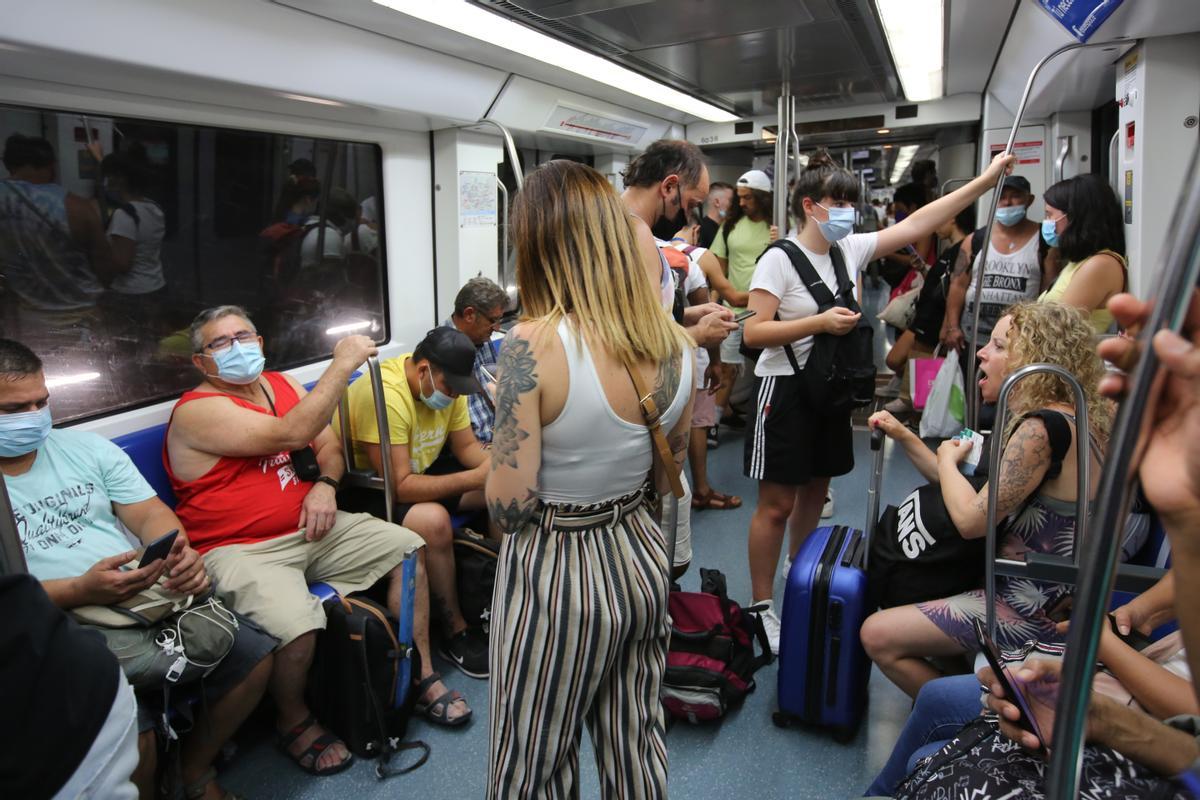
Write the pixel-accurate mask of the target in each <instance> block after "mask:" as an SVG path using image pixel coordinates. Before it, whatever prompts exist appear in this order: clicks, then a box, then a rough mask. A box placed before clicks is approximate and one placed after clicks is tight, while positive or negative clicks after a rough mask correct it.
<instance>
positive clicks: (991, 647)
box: [973, 620, 1046, 750]
mask: <svg viewBox="0 0 1200 800" xmlns="http://www.w3.org/2000/svg"><path fill="white" fill-rule="evenodd" d="M973 622H974V623H975V638H976V639H978V640H979V649H981V650H982V651H983V657H984V658H986V659H987V662H988V666H989V667H991V668H992V673H993V674H995V676H996V680H997V681H998V682H999V684H1000V686H1001V687H1002V688H1003V689H1004V696H1005V697H1007V698H1008V699H1009V700H1011V701H1012V702H1013V703H1014V704H1015V705H1016V707H1017V710H1018V711H1019V712H1020V713H1021V719H1020V720H1019V722H1018V724H1019V725H1020V726H1021V727H1022V728H1024V729H1025V730H1027V731H1029V732H1030V733H1032V734H1033V735H1034V736H1036V737H1037V740H1038V745H1039V747H1040V749H1042V750H1045V749H1046V737H1044V736H1043V735H1042V730H1041V728H1039V727H1038V724H1037V719H1036V718H1035V717H1034V716H1033V712H1032V711H1031V710H1030V708H1029V701H1027V700H1026V699H1025V695H1024V694H1023V693H1022V692H1021V691H1020V690H1018V689H1017V687H1016V680H1015V679H1014V678H1013V676H1012V673H1011V672H1009V671H1008V669H1007V668H1006V667H1002V666H1000V651H999V649H998V648H997V647H996V643H995V642H993V641H992V637H990V636H988V633H987V631H986V630H984V627H983V623H982V622H980V621H979V620H973Z"/></svg>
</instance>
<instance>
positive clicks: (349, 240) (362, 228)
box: [313, 224, 379, 255]
mask: <svg viewBox="0 0 1200 800" xmlns="http://www.w3.org/2000/svg"><path fill="white" fill-rule="evenodd" d="M326 235H327V236H328V233H327V234H326ZM342 246H343V247H344V248H345V249H346V252H347V253H355V252H357V253H366V254H367V255H375V253H377V252H378V251H379V233H378V231H375V230H374V229H372V228H371V226H370V225H366V224H360V225H359V226H358V249H357V250H356V249H355V247H354V232H353V231H351V232H350V233H347V234H346V235H345V236H344V237H342ZM316 247H317V246H316V244H313V249H314V250H316ZM325 249H326V250H328V249H329V248H328V246H327V247H326V248H325Z"/></svg>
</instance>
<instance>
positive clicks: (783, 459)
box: [745, 151, 1012, 652]
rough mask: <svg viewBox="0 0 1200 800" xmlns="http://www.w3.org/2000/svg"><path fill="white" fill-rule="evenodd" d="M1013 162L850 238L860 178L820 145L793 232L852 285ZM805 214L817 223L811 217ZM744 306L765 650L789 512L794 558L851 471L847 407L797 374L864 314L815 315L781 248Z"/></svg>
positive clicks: (773, 628) (775, 626)
mask: <svg viewBox="0 0 1200 800" xmlns="http://www.w3.org/2000/svg"><path fill="white" fill-rule="evenodd" d="M1011 161H1012V159H1011V157H1003V158H1001V157H997V158H996V159H995V160H994V161H993V162H992V165H991V166H990V167H989V168H988V170H987V171H986V172H985V173H984V174H983V175H981V176H980V177H978V178H976V179H975V180H973V181H971V182H970V183H969V184H967V185H966V186H964V187H962V188H961V189H959V190H958V191H956V192H954V193H952V194H949V195H946V196H945V197H943V198H940V199H938V200H935V201H934V202H932V203H930V204H929V205H927V206H924V207H923V208H921V209H918V210H917V211H915V212H914V213H912V214H911V215H909V216H907V217H906V218H905V219H904V220H903V221H902V222H897V223H896V224H895V225H893V226H892V227H890V228H885V229H884V230H882V231H878V232H873V233H859V234H853V235H851V233H850V232H851V230H852V229H853V226H854V217H855V210H854V203H855V202H856V201H857V200H858V179H857V178H855V177H854V175H852V174H851V173H850V172H848V171H847V170H844V169H842V168H840V167H838V166H836V165H835V164H834V163H833V159H832V158H830V156H829V154H828V153H827V152H824V151H820V152H818V153H817V154H815V155H814V156H813V157H812V159H811V160H810V161H809V163H808V167H807V168H806V169H805V170H804V172H803V173H801V175H800V180H799V182H798V183H797V185H796V191H795V193H794V194H793V195H792V211H793V213H794V214H795V215H796V218H797V219H798V220H800V233H799V235H798V236H795V237H789V238H790V239H791V241H792V242H793V243H794V244H796V245H798V246H799V247H800V250H801V251H802V252H803V253H804V255H805V256H806V257H807V258H808V260H809V261H810V262H811V263H812V265H813V267H814V268H815V270H816V272H817V274H818V275H819V276H820V277H821V279H822V280H823V281H824V282H825V284H826V285H827V286H828V287H829V289H830V291H831V292H834V293H836V292H837V279H836V277H835V263H837V262H841V264H842V266H843V268H844V269H845V271H846V274H847V276H848V277H849V279H850V280H851V281H852V282H855V283H857V282H858V275H859V273H860V272H861V271H862V270H863V269H864V268H865V267H866V265H867V264H868V263H870V262H871V261H872V260H873V259H876V258H880V257H881V256H883V255H884V254H885V253H892V252H895V251H896V250H898V249H899V248H901V247H903V246H904V245H905V244H909V243H911V242H913V241H917V240H919V239H921V238H922V237H925V236H928V235H929V234H931V233H933V231H934V230H935V229H936V228H937V227H938V226H939V225H941V224H942V223H944V222H946V221H947V220H949V219H951V218H953V217H954V215H955V214H957V213H958V212H959V211H961V210H962V209H964V208H966V207H967V206H968V205H969V204H970V203H972V202H973V201H974V200H975V198H977V197H979V195H981V194H983V193H984V192H985V191H987V189H988V188H989V187H990V186H994V185H995V184H996V178H997V177H998V176H999V174H1000V172H1001V171H1002V170H1005V169H1007V168H1008V165H1009V164H1010V163H1011ZM989 181H990V183H989ZM810 221H812V222H815V223H816V224H815V225H810V224H808V223H809V222H810ZM861 295H862V287H861V286H859V296H860V297H861ZM750 309H751V310H753V311H755V312H757V313H756V315H755V316H753V317H750V319H748V320H747V321H746V331H745V339H746V344H747V345H749V346H750V347H762V348H764V350H763V354H762V356H761V357H760V358H759V359H758V365H757V366H756V367H755V370H754V373H755V376H756V381H755V382H756V384H757V388H756V391H755V396H756V397H757V403H756V405H755V409H756V413H755V418H754V420H753V425H752V427H751V428H750V429H749V433H748V435H747V436H746V458H745V471H746V475H747V476H748V477H750V478H754V479H756V480H758V482H759V484H758V507H757V508H756V509H755V510H754V518H753V519H752V520H751V522H750V582H751V590H752V592H753V600H754V604H755V605H760V604H763V605H766V606H767V610H766V611H765V612H763V623H764V625H765V626H766V629H767V637H768V639H770V642H771V649H772V650H773V651H775V652H778V649H779V619H778V617H777V616H776V615H775V612H774V610H773V608H772V597H773V596H774V586H773V583H774V582H773V577H774V575H775V567H776V565H777V564H778V562H779V548H780V546H781V544H782V543H783V532H784V527H785V525H786V524H787V523H788V521H789V520H788V517H789V516H792V515H793V509H794V510H795V514H794V516H792V519H791V525H790V528H791V531H792V536H791V541H790V542H789V544H788V553H789V555H790V556H792V557H793V558H794V557H795V555H796V551H798V550H799V549H800V545H801V544H802V543H803V541H804V538H805V537H807V535H808V532H809V531H811V530H812V529H813V528H814V527H816V524H817V520H818V518H819V517H820V515H821V507H822V506H823V505H824V504H825V498H826V492H827V490H828V488H829V479H830V478H832V477H835V476H838V475H845V474H846V473H848V472H850V470H851V469H853V468H854V443H853V440H852V438H851V434H850V412H849V411H848V410H846V411H830V410H829V409H824V408H816V407H814V406H813V405H812V404H811V402H810V401H809V399H808V397H807V394H806V392H805V390H804V384H803V382H802V381H801V379H800V372H801V370H803V368H804V366H805V364H806V363H807V361H808V354H809V352H810V351H811V350H812V344H813V337H814V336H816V335H818V334H830V335H833V336H844V335H845V334H847V333H849V332H850V331H851V330H853V328H854V326H855V324H856V323H857V321H858V318H859V316H860V315H859V314H857V313H854V312H851V311H850V310H848V309H846V308H841V307H837V306H835V307H834V308H831V309H829V310H827V311H825V312H823V313H820V314H818V313H817V303H816V301H814V300H813V297H812V295H811V294H810V293H809V291H808V289H807V287H806V286H805V285H804V282H803V281H802V280H801V279H800V275H799V273H798V272H797V271H796V269H795V267H793V266H792V264H791V262H790V261H789V260H788V257H787V255H786V254H785V253H784V252H783V251H782V250H771V251H769V252H768V253H766V254H765V255H764V256H763V257H762V259H760V261H759V263H758V267H757V268H756V269H755V270H754V279H753V281H752V282H751V284H750ZM776 314H778V319H776Z"/></svg>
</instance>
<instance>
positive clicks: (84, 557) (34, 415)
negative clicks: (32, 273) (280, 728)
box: [0, 339, 275, 800]
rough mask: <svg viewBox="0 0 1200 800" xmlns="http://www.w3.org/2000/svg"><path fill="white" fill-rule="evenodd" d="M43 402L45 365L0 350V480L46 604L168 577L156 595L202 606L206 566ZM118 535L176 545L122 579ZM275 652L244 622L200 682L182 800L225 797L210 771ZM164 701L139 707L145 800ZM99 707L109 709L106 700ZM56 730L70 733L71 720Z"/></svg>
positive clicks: (113, 456)
mask: <svg viewBox="0 0 1200 800" xmlns="http://www.w3.org/2000/svg"><path fill="white" fill-rule="evenodd" d="M49 397H50V394H49V392H48V391H47V389H46V378H45V376H44V375H43V373H42V362H41V360H40V359H39V358H38V357H37V356H36V355H34V353H33V352H32V351H31V350H29V348H27V347H25V345H23V344H20V343H18V342H14V341H12V340H9V339H0V472H3V473H4V480H5V483H6V484H7V487H8V494H9V498H10V499H11V501H12V508H13V518H14V521H15V523H16V526H17V530H19V531H20V532H21V544H22V547H23V549H24V551H25V559H26V562H27V564H28V568H29V571H30V572H31V573H32V574H33V576H34V577H36V578H37V579H38V580H39V581H41V583H42V587H43V588H44V589H45V590H46V594H47V595H49V597H50V599H51V600H52V601H53V602H54V604H55V605H57V606H58V607H59V608H62V609H64V610H70V609H74V608H78V607H80V606H88V605H102V606H109V605H113V604H114V603H118V602H120V601H122V600H126V599H128V598H130V597H132V596H133V595H135V594H137V593H138V592H140V591H142V590H143V589H146V588H148V587H150V586H152V585H154V584H155V582H156V581H158V579H159V578H160V577H161V576H163V575H164V574H165V575H166V577H167V579H166V581H165V582H164V583H163V584H162V587H163V588H164V589H167V590H171V591H175V592H179V593H180V594H182V595H192V596H193V597H195V596H200V595H203V594H205V593H206V592H207V590H208V589H209V586H210V584H209V576H208V575H207V574H206V572H205V566H204V562H203V561H202V560H201V558H200V556H199V555H198V554H197V553H196V551H195V550H193V549H192V547H191V545H190V542H189V541H188V531H186V530H185V529H184V527H183V526H182V525H180V522H179V520H178V519H177V518H176V516H175V514H174V513H172V512H171V509H170V508H168V507H167V506H166V504H165V503H163V502H162V500H159V499H158V497H157V496H156V495H155V493H154V490H153V489H152V488H150V484H148V483H146V480H145V478H143V477H142V476H141V474H140V473H139V472H138V471H137V467H135V466H134V465H133V462H132V461H130V460H129V456H127V455H126V454H125V453H124V452H123V451H122V450H121V449H120V448H119V447H117V446H116V445H114V444H113V443H112V442H110V441H108V440H107V439H104V438H103V437H100V436H97V435H96V434H94V433H88V432H86V431H80V430H74V429H66V430H53V429H52V428H51V427H50V408H49V406H48V405H47V401H48V400H49ZM122 526H124V527H125V528H126V529H128V530H129V531H131V532H132V533H133V535H134V536H136V537H137V538H138V539H140V540H141V541H142V542H143V543H146V544H149V543H150V542H152V541H154V540H155V539H157V538H158V537H159V536H161V535H162V534H164V533H167V532H168V531H170V530H172V529H179V536H178V537H177V538H176V539H175V544H174V546H173V547H172V548H171V553H170V555H169V556H168V557H167V558H166V559H159V560H158V561H155V562H154V563H152V564H148V565H146V566H145V567H140V568H138V569H128V570H127V569H124V566H125V565H126V564H127V563H128V562H129V561H130V560H131V559H133V558H134V557H135V556H136V555H137V554H136V552H134V551H133V550H132V548H131V547H130V542H129V539H127V538H126V535H125V533H124V532H123V530H122ZM95 629H96V630H100V631H101V633H104V632H105V630H106V629H101V628H95ZM274 646H275V641H274V640H273V639H271V637H269V636H267V635H266V634H265V633H263V632H262V631H261V630H260V629H259V628H257V627H256V626H254V625H252V624H250V623H248V622H246V621H245V620H243V621H242V624H241V625H240V626H239V627H238V628H237V633H236V638H235V640H234V644H233V649H232V650H230V652H229V653H228V655H226V656H225V658H224V659H223V660H222V661H221V663H220V664H219V665H218V666H217V667H216V668H215V669H214V670H213V671H212V672H211V673H209V674H208V675H207V677H205V679H204V680H203V682H202V684H201V687H202V691H203V694H204V696H205V698H206V700H207V702H206V704H205V708H206V709H207V712H208V713H207V714H206V715H205V716H206V717H207V720H200V721H199V723H198V724H197V725H196V726H195V727H194V728H193V729H192V731H191V732H190V733H189V734H187V735H185V736H184V737H183V749H182V752H181V758H182V762H181V769H182V778H183V782H184V784H185V785H186V786H187V787H188V788H187V796H188V797H189V798H193V797H194V798H219V797H224V796H225V795H224V792H222V791H221V789H220V787H218V786H217V785H216V784H215V783H214V782H213V779H214V777H215V774H216V773H215V772H214V771H213V770H212V761H213V759H214V758H215V757H216V755H217V753H218V752H220V750H221V747H222V745H224V744H225V741H226V740H227V739H228V738H229V737H230V736H232V735H233V732H234V731H236V730H237V728H238V726H239V725H241V724H242V720H244V719H245V718H246V716H247V715H248V714H249V713H250V711H251V710H253V708H254V706H255V705H257V704H258V701H259V698H260V697H262V693H263V690H264V689H265V688H266V685H267V679H268V677H269V676H270V671H271V650H272V649H273V648H274ZM93 666H96V667H97V668H98V667H99V665H96V664H95V663H94V661H92V660H90V659H89V658H88V657H87V653H86V652H81V653H80V661H79V663H78V664H76V665H75V668H76V669H83V670H84V671H86V670H87V668H90V667H93ZM165 685H166V684H165V683H164V684H163V686H165ZM162 697H163V691H162V687H157V688H149V689H147V690H146V692H145V696H142V697H139V698H138V709H137V730H138V734H139V736H138V745H137V746H138V751H139V753H140V763H139V764H138V768H137V769H136V770H135V771H134V774H133V781H134V782H135V783H136V784H137V786H138V789H139V792H140V794H141V796H142V798H144V799H145V800H149V798H153V797H155V796H156V793H155V791H154V776H155V761H156V754H157V749H158V748H157V746H156V744H155V738H154V733H155V722H156V720H157V719H159V718H161V716H162V709H161V708H156V705H157V704H158V703H161V701H162ZM96 700H97V702H103V703H107V704H111V703H112V702H113V700H112V695H111V694H109V695H107V696H105V697H102V698H101V697H98V698H96ZM76 713H78V714H79V715H80V717H81V719H82V718H84V717H88V716H90V714H91V712H89V711H87V710H85V709H79V710H78V711H77V712H76ZM81 724H82V723H81ZM63 725H65V726H66V727H67V728H70V727H72V726H71V724H70V720H64V721H63Z"/></svg>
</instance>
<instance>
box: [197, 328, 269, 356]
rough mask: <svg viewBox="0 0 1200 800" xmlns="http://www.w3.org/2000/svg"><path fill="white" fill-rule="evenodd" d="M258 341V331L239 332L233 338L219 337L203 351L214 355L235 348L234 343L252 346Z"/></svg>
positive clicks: (205, 346)
mask: <svg viewBox="0 0 1200 800" xmlns="http://www.w3.org/2000/svg"><path fill="white" fill-rule="evenodd" d="M257 340H258V333H257V332H256V331H238V332H237V333H235V334H234V335H233V336H218V337H217V338H216V339H213V340H212V341H211V342H209V343H208V344H206V345H204V347H202V348H201V350H204V351H207V352H208V353H212V354H216V353H223V352H225V351H226V350H228V349H229V348H231V347H233V343H234V342H241V343H242V344H250V343H251V342H254V341H257Z"/></svg>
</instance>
